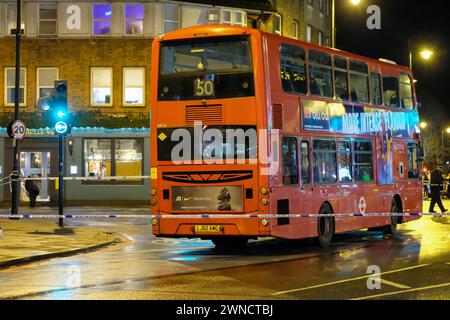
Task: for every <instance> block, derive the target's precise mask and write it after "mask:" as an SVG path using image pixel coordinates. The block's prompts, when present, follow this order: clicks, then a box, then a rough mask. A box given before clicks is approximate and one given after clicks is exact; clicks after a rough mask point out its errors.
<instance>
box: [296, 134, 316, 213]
mask: <svg viewBox="0 0 450 320" xmlns="http://www.w3.org/2000/svg"><path fill="white" fill-rule="evenodd" d="M299 143H300V148H299V150H300V191H301V193H300V199H299V200H300V203H301V205H300V211H299V213H300V214H313V213H315V212H313V192H314V188H313V186H312V179H311V140H310V139H300V141H299Z"/></svg>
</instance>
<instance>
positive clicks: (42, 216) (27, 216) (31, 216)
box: [0, 213, 450, 219]
mask: <svg viewBox="0 0 450 320" xmlns="http://www.w3.org/2000/svg"><path fill="white" fill-rule="evenodd" d="M422 216H434V217H443V216H450V214H448V213H442V214H440V213H439V214H438V213H364V214H362V213H342V214H339V213H336V214H247V215H245V214H171V215H152V214H148V215H146V214H138V215H128V214H98V215H92V214H91V215H88V214H87V215H83V214H65V215H52V214H18V215H11V214H3V215H2V214H0V219H57V218H59V219H61V218H62V219H140V218H143V219H153V218H156V219H219V218H220V219H223V218H225V219H255V218H258V219H277V218H318V217H334V218H344V217H422Z"/></svg>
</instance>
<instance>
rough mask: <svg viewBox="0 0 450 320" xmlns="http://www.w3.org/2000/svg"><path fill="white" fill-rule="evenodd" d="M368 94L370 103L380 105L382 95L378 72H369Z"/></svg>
mask: <svg viewBox="0 0 450 320" xmlns="http://www.w3.org/2000/svg"><path fill="white" fill-rule="evenodd" d="M370 96H371V97H372V104H374V105H376V106H381V105H382V104H383V96H382V94H381V76H380V75H379V74H378V73H373V72H372V73H371V74H370Z"/></svg>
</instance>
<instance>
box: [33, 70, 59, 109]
mask: <svg viewBox="0 0 450 320" xmlns="http://www.w3.org/2000/svg"><path fill="white" fill-rule="evenodd" d="M41 70H56V79H55V80H59V67H37V68H36V106H37V103H38V100H39V98H40V97H41V92H40V91H41V89H53V88H54V87H55V86H54V85H53V86H41V85H40V83H39V71H41Z"/></svg>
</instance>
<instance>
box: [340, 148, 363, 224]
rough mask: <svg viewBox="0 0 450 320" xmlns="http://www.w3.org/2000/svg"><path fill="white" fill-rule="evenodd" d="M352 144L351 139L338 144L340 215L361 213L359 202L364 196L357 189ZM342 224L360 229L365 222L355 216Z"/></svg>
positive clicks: (348, 217)
mask: <svg viewBox="0 0 450 320" xmlns="http://www.w3.org/2000/svg"><path fill="white" fill-rule="evenodd" d="M352 162H353V161H352V142H351V140H350V139H339V140H338V142H337V163H338V179H339V190H338V192H337V196H338V198H339V209H337V208H336V209H337V210H339V213H342V214H354V213H359V212H360V210H359V202H360V199H361V196H362V195H363V194H364V193H363V192H361V190H360V189H359V188H357V187H355V184H354V183H353V181H354V178H355V176H354V170H353V165H352ZM342 222H344V223H345V224H347V225H348V228H349V229H353V230H355V229H359V228H361V227H362V225H363V221H362V220H361V219H360V218H358V217H354V216H347V217H345V218H342Z"/></svg>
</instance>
